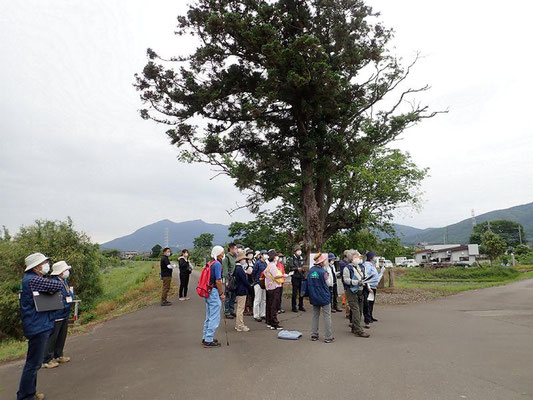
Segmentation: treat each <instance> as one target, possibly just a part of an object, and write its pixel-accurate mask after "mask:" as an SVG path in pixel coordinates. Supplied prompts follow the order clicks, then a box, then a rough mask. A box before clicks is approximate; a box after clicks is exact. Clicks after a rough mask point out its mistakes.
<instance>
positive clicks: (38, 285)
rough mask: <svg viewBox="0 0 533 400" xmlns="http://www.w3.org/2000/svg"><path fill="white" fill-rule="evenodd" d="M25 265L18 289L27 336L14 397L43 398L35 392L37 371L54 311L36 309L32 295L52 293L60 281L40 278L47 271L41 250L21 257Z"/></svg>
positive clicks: (52, 325) (21, 399) (51, 328)
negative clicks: (26, 344) (24, 360)
mask: <svg viewBox="0 0 533 400" xmlns="http://www.w3.org/2000/svg"><path fill="white" fill-rule="evenodd" d="M24 261H25V264H26V269H25V270H24V277H23V278H22V290H21V292H20V314H21V318H22V328H23V329H24V336H26V337H27V338H28V353H27V355H26V363H25V364H24V369H23V370H22V376H21V378H20V385H19V390H18V392H17V400H29V399H36V400H43V399H44V394H42V393H36V387H37V372H38V371H39V369H40V368H41V365H42V363H43V359H44V353H45V351H46V345H47V343H48V338H49V337H50V335H51V333H52V331H53V330H54V319H55V314H56V312H55V311H45V312H37V310H36V309H35V303H34V301H33V296H36V295H39V293H40V292H45V293H55V292H59V291H60V290H61V287H62V285H61V283H60V282H58V281H54V280H51V279H46V278H43V275H46V274H47V273H48V272H50V264H49V263H48V257H46V256H44V255H43V254H41V253H34V254H30V255H29V256H28V257H26V259H25V260H24Z"/></svg>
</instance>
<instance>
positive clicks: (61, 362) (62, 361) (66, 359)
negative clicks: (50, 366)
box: [56, 356, 70, 364]
mask: <svg viewBox="0 0 533 400" xmlns="http://www.w3.org/2000/svg"><path fill="white" fill-rule="evenodd" d="M56 361H57V362H58V363H60V364H63V363H68V362H69V361H70V357H63V356H61V357H59V358H56Z"/></svg>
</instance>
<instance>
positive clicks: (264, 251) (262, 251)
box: [259, 250, 268, 254]
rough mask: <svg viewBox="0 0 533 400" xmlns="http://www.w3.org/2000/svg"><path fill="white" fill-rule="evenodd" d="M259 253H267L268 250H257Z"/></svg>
mask: <svg viewBox="0 0 533 400" xmlns="http://www.w3.org/2000/svg"><path fill="white" fill-rule="evenodd" d="M259 254H268V251H266V250H261V251H260V252H259Z"/></svg>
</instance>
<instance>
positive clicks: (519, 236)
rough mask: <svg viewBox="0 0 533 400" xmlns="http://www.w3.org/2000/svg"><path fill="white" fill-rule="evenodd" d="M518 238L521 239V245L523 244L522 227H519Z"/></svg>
mask: <svg viewBox="0 0 533 400" xmlns="http://www.w3.org/2000/svg"><path fill="white" fill-rule="evenodd" d="M518 238H519V239H520V244H522V227H521V226H520V225H518Z"/></svg>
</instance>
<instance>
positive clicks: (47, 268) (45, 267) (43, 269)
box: [41, 263, 50, 275]
mask: <svg viewBox="0 0 533 400" xmlns="http://www.w3.org/2000/svg"><path fill="white" fill-rule="evenodd" d="M49 272H50V264H48V263H46V264H43V266H42V267H41V273H42V274H43V275H46V274H47V273H49Z"/></svg>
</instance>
